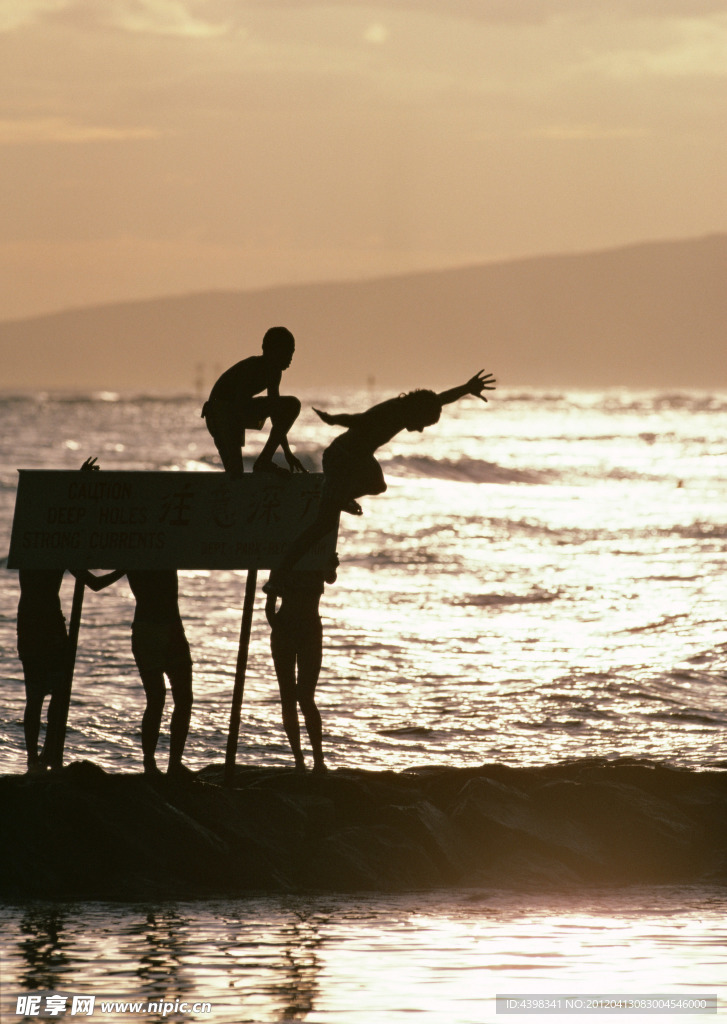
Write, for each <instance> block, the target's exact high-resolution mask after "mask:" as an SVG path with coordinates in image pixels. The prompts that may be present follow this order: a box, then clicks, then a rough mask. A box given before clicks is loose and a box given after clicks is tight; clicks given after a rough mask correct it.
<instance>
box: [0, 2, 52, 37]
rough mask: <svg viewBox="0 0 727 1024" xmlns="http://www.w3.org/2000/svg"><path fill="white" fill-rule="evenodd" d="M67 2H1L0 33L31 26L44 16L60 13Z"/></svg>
mask: <svg viewBox="0 0 727 1024" xmlns="http://www.w3.org/2000/svg"><path fill="white" fill-rule="evenodd" d="M67 6H68V0H3V3H1V4H0V32H8V31H11V30H12V29H17V28H21V27H22V26H23V25H28V24H32V22H34V21H37V20H39V19H40V18H42V17H43V16H44V15H46V14H50V13H54V12H57V11H62V10H64V9H65V8H66V7H67Z"/></svg>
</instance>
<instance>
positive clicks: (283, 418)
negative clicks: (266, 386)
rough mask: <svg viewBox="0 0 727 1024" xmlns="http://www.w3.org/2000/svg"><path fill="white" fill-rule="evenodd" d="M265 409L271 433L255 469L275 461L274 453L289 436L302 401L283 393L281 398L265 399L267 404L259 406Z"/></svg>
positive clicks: (256, 461)
mask: <svg viewBox="0 0 727 1024" xmlns="http://www.w3.org/2000/svg"><path fill="white" fill-rule="evenodd" d="M259 407H260V408H261V409H264V411H265V415H266V416H269V417H270V424H271V426H270V434H269V436H268V439H267V441H266V442H265V444H264V445H263V450H262V451H261V452H260V454H259V455H258V457H257V459H256V460H255V466H254V468H255V469H258V470H259V469H264V468H265V467H267V466H269V465H270V464H271V463H272V461H273V455H275V453H276V451H277V450H278V448H279V447H280V444H281V442H282V441H283V440H284V439H285V438H286V437H287V435H288V431H289V430H290V428H291V427H292V426H293V424H294V423H295V421H296V420H297V418H298V416H299V414H300V401H299V400H298V399H297V398H295V397H294V396H293V395H281V396H280V397H279V398H270V399H267V400H265V405H264V406H263V405H262V403H260V406H259Z"/></svg>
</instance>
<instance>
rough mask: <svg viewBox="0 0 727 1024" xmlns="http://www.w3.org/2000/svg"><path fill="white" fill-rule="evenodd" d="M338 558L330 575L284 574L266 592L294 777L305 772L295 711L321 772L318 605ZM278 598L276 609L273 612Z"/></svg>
mask: <svg viewBox="0 0 727 1024" xmlns="http://www.w3.org/2000/svg"><path fill="white" fill-rule="evenodd" d="M337 565H338V558H337V557H336V558H335V561H334V563H333V565H332V566H331V568H330V569H328V570H326V571H324V570H308V571H305V570H299V571H297V572H291V573H288V575H287V576H286V578H285V580H284V581H283V582H282V583H281V586H280V588H279V589H276V588H272V589H271V590H270V591H269V592H268V597H267V601H266V603H265V617H266V618H267V620H268V622H269V623H270V650H271V652H272V655H273V664H274V665H275V674H276V675H277V677H278V686H279V688H280V703H281V707H282V712H283V728H284V729H285V735H286V736H287V737H288V742H289V743H290V749H291V750H292V751H293V757H294V759H295V768H296V771H299V772H304V771H305V758H304V757H303V751H302V748H301V745H300V723H299V721H298V707H300V710H301V711H302V713H303V719H304V721H305V728H306V732H307V733H308V738H309V740H310V744H311V749H312V751H313V771H314V772H325V771H326V764H325V761H324V759H323V729H322V724H321V714H320V711H319V710H318V707H317V705H316V702H315V692H316V684H317V682H318V676H319V675H320V671H321V662H322V656H323V627H322V624H321V616H320V612H319V610H318V604H319V602H320V599H321V595H322V594H323V589H324V583H335V581H336V566H337ZM278 597H280V598H281V603H280V608H279V609H278V610H277V611H276V607H275V606H276V604H277V600H278Z"/></svg>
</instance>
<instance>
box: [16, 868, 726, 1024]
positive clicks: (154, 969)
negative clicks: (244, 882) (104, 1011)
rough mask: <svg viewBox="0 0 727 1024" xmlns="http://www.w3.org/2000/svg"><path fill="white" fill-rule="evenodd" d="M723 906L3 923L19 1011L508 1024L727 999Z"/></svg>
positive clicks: (667, 896)
mask: <svg viewBox="0 0 727 1024" xmlns="http://www.w3.org/2000/svg"><path fill="white" fill-rule="evenodd" d="M724 895H725V894H724V892H723V891H722V890H714V891H710V890H700V889H692V888H684V889H671V888H655V889H647V890H644V889H634V890H627V891H625V892H624V891H621V892H609V891H607V890H598V891H594V892H590V893H589V892H585V893H581V894H580V895H579V897H577V898H575V897H573V896H568V895H566V894H564V893H561V894H549V895H546V894H539V893H508V892H494V891H490V890H463V891H461V890H460V891H454V892H449V893H447V894H432V893H409V894H403V895H400V896H395V897H390V896H370V897H356V898H352V897H343V896H340V897H337V896H326V897H295V896H293V897H291V896H288V897H285V898H284V899H283V898H277V897H276V898H252V899H248V900H239V901H216V902H203V903H193V904H187V903H178V904H159V905H139V906H130V907H118V906H114V905H109V904H72V905H64V904H61V905H48V904H37V905H34V906H30V907H27V908H22V909H21V908H12V907H10V908H5V909H3V910H2V911H0V915H1V918H0V919H1V920H2V923H3V928H2V947H3V963H4V967H5V984H4V993H5V996H4V997H5V998H6V999H7V998H8V995H13V994H14V993H15V992H18V993H21V992H32V991H39V990H43V991H59V992H65V993H84V994H92V993H94V994H97V995H103V996H104V997H107V998H110V999H128V1000H145V1001H150V1000H161V999H167V1000H170V1001H172V1002H174V1001H175V1000H181V999H187V1000H189V1001H190V1002H193V1001H202V1000H207V1001H209V1002H211V1003H212V1006H213V1014H212V1016H211V1017H209V1016H207V1017H205V1016H204V1015H202V1014H198V1015H195V1014H186V1015H180V1014H179V1015H175V1014H170V1015H169V1016H168V1018H167V1019H170V1020H175V1019H176V1020H181V1019H184V1020H202V1019H211V1020H213V1021H214V1022H215V1024H242V1022H243V1021H255V1022H260V1024H268V1022H274V1021H284V1020H285V1021H293V1020H300V1021H302V1020H305V1021H307V1022H309V1024H328V1022H331V1024H355V1022H359V1021H366V1022H369V1024H374V1022H396V1021H400V1020H401V1021H403V1020H407V1019H410V1018H411V1015H412V1014H416V1015H417V1017H418V1018H419V1017H421V1018H423V1019H424V1020H426V1021H428V1022H431V1024H440V1022H441V1024H482V1022H487V1021H494V1020H495V1019H496V1015H495V996H496V995H497V994H505V993H526V992H531V993H532V992H539V993H547V992H550V993H571V994H572V993H580V994H588V993H590V994H596V993H601V994H603V993H622V994H627V995H628V994H636V993H642V994H643V993H652V994H667V993H668V994H681V995H691V996H694V995H695V994H697V993H702V994H703V993H715V992H720V990H721V996H722V997H724V990H723V983H724V965H723V956H722V949H723V945H724V942H725V939H727V930H726V928H725V924H724ZM119 1019H121V1017H119ZM135 1019H160V1018H159V1016H158V1015H150V1016H148V1017H146V1016H142V1017H139V1016H136V1017H135ZM498 1019H499V1018H498ZM517 1019H523V1017H522V1016H518V1017H517ZM524 1019H534V1018H532V1017H529V1016H526V1017H525V1018H524ZM549 1019H557V1018H552V1017H551V1018H549ZM649 1019H650V1020H656V1021H666V1020H668V1019H669V1020H673V1019H675V1018H674V1016H673V1015H662V1014H656V1015H654V1014H650V1015H649ZM676 1019H678V1020H684V1021H696V1020H699V1019H702V1020H703V1019H704V1017H703V1016H702V1015H692V1014H686V1015H682V1014H680V1015H679V1016H678V1017H677V1018H676Z"/></svg>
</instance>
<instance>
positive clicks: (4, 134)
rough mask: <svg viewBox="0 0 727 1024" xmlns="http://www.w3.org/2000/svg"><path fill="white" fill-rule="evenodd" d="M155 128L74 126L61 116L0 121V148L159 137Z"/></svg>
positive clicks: (74, 124) (124, 140)
mask: <svg viewBox="0 0 727 1024" xmlns="http://www.w3.org/2000/svg"><path fill="white" fill-rule="evenodd" d="M161 134H162V133H161V132H159V131H157V130H156V129H154V128H143V127H138V128H113V127H109V126H98V125H85V124H76V123H74V122H73V121H70V120H68V119H67V118H63V117H40V118H33V119H29V120H0V146H20V145H28V144H37V143H48V142H56V143H57V142H69V143H79V142H128V141H129V140H133V139H153V138H158V137H159V136H160V135H161Z"/></svg>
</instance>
